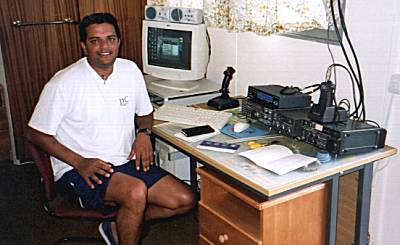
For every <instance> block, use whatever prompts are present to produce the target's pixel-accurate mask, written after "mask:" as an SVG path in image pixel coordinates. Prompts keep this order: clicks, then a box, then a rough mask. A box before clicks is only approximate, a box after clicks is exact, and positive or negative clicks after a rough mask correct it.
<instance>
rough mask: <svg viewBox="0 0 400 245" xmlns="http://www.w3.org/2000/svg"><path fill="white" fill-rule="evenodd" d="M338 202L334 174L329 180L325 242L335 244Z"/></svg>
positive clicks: (330, 244) (337, 185)
mask: <svg viewBox="0 0 400 245" xmlns="http://www.w3.org/2000/svg"><path fill="white" fill-rule="evenodd" d="M338 202H339V175H334V176H333V178H332V180H331V196H330V200H329V214H328V215H329V217H328V218H329V219H328V220H329V222H328V234H327V235H328V237H327V240H328V241H327V244H328V245H335V244H336V224H337V212H338V210H337V209H338Z"/></svg>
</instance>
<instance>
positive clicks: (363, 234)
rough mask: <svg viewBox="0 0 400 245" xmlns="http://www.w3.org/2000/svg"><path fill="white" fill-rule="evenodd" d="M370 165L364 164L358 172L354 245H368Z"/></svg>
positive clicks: (371, 170) (371, 169)
mask: <svg viewBox="0 0 400 245" xmlns="http://www.w3.org/2000/svg"><path fill="white" fill-rule="evenodd" d="M372 172H373V168H372V163H369V164H366V165H365V166H364V168H363V169H361V170H360V172H359V180H358V196H357V213H356V214H357V217H356V234H355V244H356V245H367V244H369V237H368V229H369V211H370V205H371V188H372V187H371V186H372Z"/></svg>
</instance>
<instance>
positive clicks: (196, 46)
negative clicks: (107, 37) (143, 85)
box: [142, 20, 209, 90]
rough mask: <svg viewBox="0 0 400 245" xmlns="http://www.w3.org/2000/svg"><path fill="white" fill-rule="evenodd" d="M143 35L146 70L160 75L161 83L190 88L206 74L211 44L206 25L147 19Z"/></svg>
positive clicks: (144, 66)
mask: <svg viewBox="0 0 400 245" xmlns="http://www.w3.org/2000/svg"><path fill="white" fill-rule="evenodd" d="M142 38H143V40H142V47H143V50H142V51H143V52H142V55H143V71H144V73H146V74H148V75H151V76H153V77H156V78H160V81H159V82H158V81H156V83H158V84H157V85H160V86H165V87H167V88H171V89H180V90H188V89H190V88H193V86H195V85H196V83H193V81H196V80H199V79H202V78H204V77H205V74H206V71H207V65H208V61H209V43H208V38H207V32H206V27H205V25H204V24H196V25H194V24H185V23H170V22H161V21H150V20H144V21H143V35H142ZM161 79H162V80H163V81H161ZM153 83H155V82H153ZM172 84H173V85H172ZM180 84H181V85H180ZM155 85H156V84H155ZM168 86H169V87H168ZM196 86H198V85H196Z"/></svg>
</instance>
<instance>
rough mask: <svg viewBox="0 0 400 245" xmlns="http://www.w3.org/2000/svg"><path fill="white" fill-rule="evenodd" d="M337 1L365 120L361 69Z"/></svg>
mask: <svg viewBox="0 0 400 245" xmlns="http://www.w3.org/2000/svg"><path fill="white" fill-rule="evenodd" d="M337 1H338V11H339V17H340V18H339V19H340V24H341V25H342V28H343V32H344V34H345V37H346V39H347V42H348V44H349V47H350V50H351V53H352V55H353V58H354V62H355V63H356V68H357V75H358V82H359V86H360V88H359V92H360V97H362V100H360V102H361V103H362V111H361V115H362V117H363V120H365V117H366V112H365V105H364V86H363V81H362V76H361V70H360V64H359V62H358V58H357V55H356V52H355V50H354V47H353V44H352V43H351V40H350V37H349V33H348V31H347V26H346V22H345V21H344V15H343V11H342V7H341V6H342V5H341V2H340V0H337ZM361 115H360V116H361Z"/></svg>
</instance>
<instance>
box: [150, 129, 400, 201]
mask: <svg viewBox="0 0 400 245" xmlns="http://www.w3.org/2000/svg"><path fill="white" fill-rule="evenodd" d="M182 127H184V125H180V124H174V123H162V124H158V125H156V126H154V127H153V132H154V134H155V135H156V136H157V137H159V138H161V139H163V140H165V141H167V142H168V143H170V144H172V145H174V146H175V147H176V148H178V149H180V150H183V151H184V152H186V153H188V154H190V155H192V156H193V157H195V158H196V159H198V160H200V161H202V162H204V163H205V164H207V165H210V166H212V167H214V168H216V169H218V170H220V171H222V172H223V173H225V174H227V175H228V176H230V177H232V178H234V179H236V180H238V181H240V182H241V183H243V184H245V185H247V186H248V187H250V188H252V189H254V190H255V191H257V192H259V193H261V194H263V195H266V196H273V195H277V194H280V193H283V192H285V191H288V190H291V189H294V188H296V187H300V186H303V185H306V184H309V183H312V182H314V181H318V180H321V179H324V178H326V177H329V176H333V175H335V174H342V173H343V172H346V171H347V170H350V169H353V168H356V167H359V166H362V165H364V164H367V163H370V162H375V161H377V160H380V159H383V158H386V157H389V156H392V155H394V154H396V152H397V150H396V149H395V148H393V147H390V146H385V147H384V148H382V149H378V150H376V151H373V152H368V153H363V154H355V155H348V156H340V157H337V158H333V159H332V160H331V161H330V162H327V163H324V164H322V165H321V166H320V167H319V168H318V169H317V170H315V171H304V170H302V169H299V170H295V171H292V172H290V173H287V174H285V175H281V176H280V175H277V174H274V173H273V172H270V171H268V170H266V169H263V168H261V167H259V166H257V165H256V164H254V163H253V162H251V161H250V160H248V159H246V158H244V157H241V156H239V155H238V154H237V153H239V152H242V151H246V150H248V146H247V145H246V143H244V142H242V143H239V144H241V147H240V148H239V150H238V151H237V153H234V154H231V153H221V152H214V151H209V150H201V149H198V148H196V146H197V145H198V144H199V143H200V142H201V141H200V142H193V143H188V142H186V141H184V140H181V139H178V138H176V137H175V136H174V134H175V133H176V132H179V131H180V129H181V128H182ZM231 139H232V138H230V137H229V136H226V135H224V134H219V135H217V136H214V137H212V138H211V140H216V141H220V142H224V141H229V140H231ZM272 139H273V140H275V139H274V138H271V139H269V138H268V137H266V138H265V139H260V140H264V142H267V141H268V140H272ZM286 139H287V138H286ZM287 140H289V139H287ZM296 144H302V142H299V141H296Z"/></svg>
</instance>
